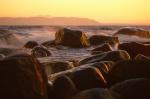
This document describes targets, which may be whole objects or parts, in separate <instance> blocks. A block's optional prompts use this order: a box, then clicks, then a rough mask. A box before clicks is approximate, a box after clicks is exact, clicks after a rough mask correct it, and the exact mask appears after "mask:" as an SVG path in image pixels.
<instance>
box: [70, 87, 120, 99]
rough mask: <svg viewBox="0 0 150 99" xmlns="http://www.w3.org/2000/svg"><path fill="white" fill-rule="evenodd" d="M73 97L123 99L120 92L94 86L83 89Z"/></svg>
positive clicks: (78, 98)
mask: <svg viewBox="0 0 150 99" xmlns="http://www.w3.org/2000/svg"><path fill="white" fill-rule="evenodd" d="M72 99H122V98H121V97H120V95H119V94H117V93H115V92H112V91H110V90H108V89H103V88H93V89H89V90H85V91H82V92H80V93H78V94H77V95H75V96H74V97H73V98H72Z"/></svg>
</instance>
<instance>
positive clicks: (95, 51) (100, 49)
mask: <svg viewBox="0 0 150 99" xmlns="http://www.w3.org/2000/svg"><path fill="white" fill-rule="evenodd" d="M108 51H113V49H112V47H111V46H110V44H109V43H106V44H103V45H101V46H98V47H96V48H94V49H92V50H91V53H92V55H95V54H100V53H102V52H108Z"/></svg>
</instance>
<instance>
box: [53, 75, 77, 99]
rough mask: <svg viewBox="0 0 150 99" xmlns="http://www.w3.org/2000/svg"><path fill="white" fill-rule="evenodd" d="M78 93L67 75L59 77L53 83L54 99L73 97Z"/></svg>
mask: <svg viewBox="0 0 150 99" xmlns="http://www.w3.org/2000/svg"><path fill="white" fill-rule="evenodd" d="M76 93H77V88H76V86H75V84H74V83H73V81H72V80H71V79H70V78H69V77H67V76H60V77H58V78H57V79H56V80H55V81H54V83H53V98H52V99H71V97H72V96H73V95H75V94H76Z"/></svg>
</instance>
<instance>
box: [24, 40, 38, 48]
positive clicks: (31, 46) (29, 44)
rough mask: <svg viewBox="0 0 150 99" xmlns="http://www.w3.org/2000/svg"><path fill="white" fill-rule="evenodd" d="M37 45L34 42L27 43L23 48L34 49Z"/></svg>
mask: <svg viewBox="0 0 150 99" xmlns="http://www.w3.org/2000/svg"><path fill="white" fill-rule="evenodd" d="M38 45H39V44H38V43H37V42H36V41H28V42H27V43H26V44H25V45H24V47H25V48H29V49H32V48H34V47H35V46H38Z"/></svg>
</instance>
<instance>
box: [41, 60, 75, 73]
mask: <svg viewBox="0 0 150 99" xmlns="http://www.w3.org/2000/svg"><path fill="white" fill-rule="evenodd" d="M43 65H44V67H45V70H46V72H47V74H48V75H50V74H54V73H58V72H61V71H65V70H68V69H71V68H73V67H74V65H73V64H72V63H71V62H61V61H53V62H49V63H43Z"/></svg>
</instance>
